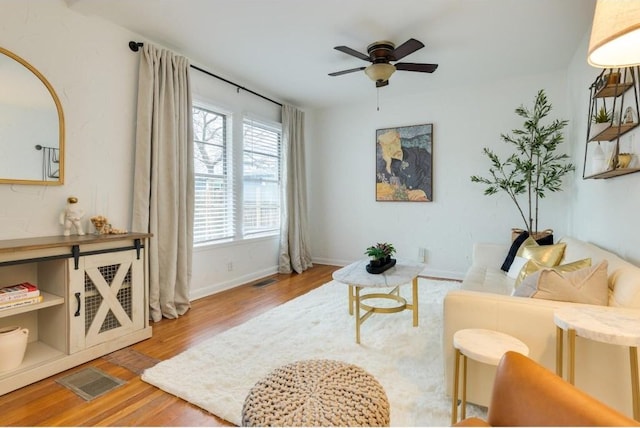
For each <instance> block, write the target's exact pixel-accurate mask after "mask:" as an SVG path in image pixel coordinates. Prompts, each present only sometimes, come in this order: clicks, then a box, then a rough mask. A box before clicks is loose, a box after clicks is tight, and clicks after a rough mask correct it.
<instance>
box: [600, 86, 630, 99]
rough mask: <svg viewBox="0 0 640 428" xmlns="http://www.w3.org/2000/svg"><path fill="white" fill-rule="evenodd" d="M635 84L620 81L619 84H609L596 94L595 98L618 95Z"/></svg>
mask: <svg viewBox="0 0 640 428" xmlns="http://www.w3.org/2000/svg"><path fill="white" fill-rule="evenodd" d="M632 86H633V83H632V82H626V83H618V84H617V85H607V86H605V87H604V88H602V89H600V90H599V91H598V92H596V94H595V95H594V98H606V97H617V96H619V95H622V93H623V92H624V91H626V90H627V89H629V88H630V87H632Z"/></svg>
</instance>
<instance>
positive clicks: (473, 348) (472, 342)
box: [451, 328, 529, 425]
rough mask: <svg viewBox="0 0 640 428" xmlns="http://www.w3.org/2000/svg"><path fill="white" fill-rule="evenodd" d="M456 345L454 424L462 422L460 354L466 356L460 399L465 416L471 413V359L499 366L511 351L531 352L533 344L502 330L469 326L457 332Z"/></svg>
mask: <svg viewBox="0 0 640 428" xmlns="http://www.w3.org/2000/svg"><path fill="white" fill-rule="evenodd" d="M453 347H454V348H455V369H454V370H455V373H454V375H453V394H452V399H451V400H452V404H451V425H453V424H455V423H456V422H458V384H459V374H460V357H461V356H462V399H461V402H460V416H461V419H464V418H465V417H466V413H467V409H466V407H467V358H471V359H472V360H475V361H478V362H480V363H484V364H490V365H492V366H497V365H498V363H499V362H500V359H502V356H503V355H504V354H505V353H506V352H507V351H514V352H518V353H520V354H522V355H529V347H528V346H527V345H525V344H524V343H523V342H522V341H520V340H518V339H516V338H515V337H513V336H509V335H508V334H505V333H501V332H499V331H493V330H485V329H480V328H469V329H464V330H458V331H456V332H455V334H454V335H453Z"/></svg>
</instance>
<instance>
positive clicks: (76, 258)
mask: <svg viewBox="0 0 640 428" xmlns="http://www.w3.org/2000/svg"><path fill="white" fill-rule="evenodd" d="M71 255H72V256H73V267H74V269H75V270H78V265H79V264H80V245H74V246H72V247H71Z"/></svg>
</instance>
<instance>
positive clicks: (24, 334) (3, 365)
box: [0, 325, 29, 372]
mask: <svg viewBox="0 0 640 428" xmlns="http://www.w3.org/2000/svg"><path fill="white" fill-rule="evenodd" d="M28 338H29V330H28V329H26V328H21V327H18V326H15V325H14V326H10V327H0V372H4V371H7V370H13V369H15V368H17V367H18V366H20V364H22V359H23V358H24V352H25V350H26V349H27V339H28Z"/></svg>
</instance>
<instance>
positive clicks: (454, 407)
mask: <svg viewBox="0 0 640 428" xmlns="http://www.w3.org/2000/svg"><path fill="white" fill-rule="evenodd" d="M454 352H455V356H454V369H453V391H452V392H451V425H454V424H455V423H456V422H458V386H459V383H460V380H459V376H460V350H459V349H457V348H455V349H454Z"/></svg>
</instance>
